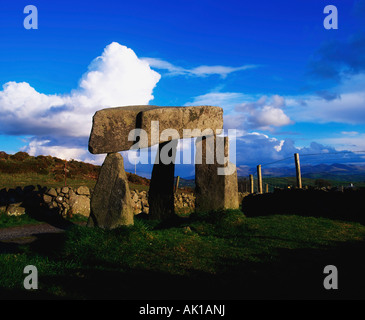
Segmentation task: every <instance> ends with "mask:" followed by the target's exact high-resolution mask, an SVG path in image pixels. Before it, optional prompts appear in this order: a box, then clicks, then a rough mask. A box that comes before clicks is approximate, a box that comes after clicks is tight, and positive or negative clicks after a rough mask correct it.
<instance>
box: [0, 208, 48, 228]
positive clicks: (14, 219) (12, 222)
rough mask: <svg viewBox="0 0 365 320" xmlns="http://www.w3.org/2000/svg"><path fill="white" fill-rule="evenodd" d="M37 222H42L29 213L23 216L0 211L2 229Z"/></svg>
mask: <svg viewBox="0 0 365 320" xmlns="http://www.w3.org/2000/svg"><path fill="white" fill-rule="evenodd" d="M37 223H41V222H40V221H39V220H36V219H34V218H32V217H30V216H28V215H27V214H25V215H22V216H8V215H7V214H4V213H3V212H0V230H1V229H4V228H10V227H19V226H24V225H30V224H37ZM0 232H1V231H0Z"/></svg>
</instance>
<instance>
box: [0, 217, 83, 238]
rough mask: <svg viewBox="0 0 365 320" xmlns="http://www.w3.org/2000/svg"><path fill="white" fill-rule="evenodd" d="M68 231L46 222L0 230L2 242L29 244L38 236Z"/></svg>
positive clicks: (63, 227)
mask: <svg viewBox="0 0 365 320" xmlns="http://www.w3.org/2000/svg"><path fill="white" fill-rule="evenodd" d="M78 224H84V223H78ZM66 229H67V226H60V227H56V226H53V225H51V224H49V223H46V222H42V223H38V224H31V225H24V226H18V227H10V228H0V242H12V243H29V242H32V241H33V240H35V239H36V238H37V235H40V234H45V233H62V232H64V231H65V230H66Z"/></svg>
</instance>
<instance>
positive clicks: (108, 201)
mask: <svg viewBox="0 0 365 320" xmlns="http://www.w3.org/2000/svg"><path fill="white" fill-rule="evenodd" d="M133 217H134V215H133V208H132V203H131V194H130V191H129V185H128V179H127V175H126V173H125V171H124V161H123V157H122V156H121V155H120V154H119V153H109V154H108V155H107V156H106V158H105V160H104V163H103V165H102V167H101V169H100V173H99V178H98V181H97V183H96V185H95V188H94V192H93V194H92V197H91V203H90V217H89V220H88V223H87V225H88V226H98V227H101V228H104V229H113V228H116V227H119V226H127V225H132V224H133Z"/></svg>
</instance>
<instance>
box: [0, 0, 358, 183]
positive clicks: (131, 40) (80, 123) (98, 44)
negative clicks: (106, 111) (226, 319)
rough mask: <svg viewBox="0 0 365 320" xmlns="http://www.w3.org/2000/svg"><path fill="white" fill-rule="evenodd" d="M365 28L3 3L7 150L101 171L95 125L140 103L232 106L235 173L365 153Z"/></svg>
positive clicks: (313, 20) (293, 11)
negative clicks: (33, 21)
mask: <svg viewBox="0 0 365 320" xmlns="http://www.w3.org/2000/svg"><path fill="white" fill-rule="evenodd" d="M29 4H32V5H34V6H36V7H37V9H38V29H37V30H26V29H25V28H24V26H23V21H24V19H25V17H26V16H27V14H24V13H23V10H24V7H25V6H26V5H29ZM327 5H335V6H336V7H337V9H338V29H337V30H333V29H332V30H327V29H325V28H324V26H323V20H324V19H325V17H326V14H324V13H323V9H324V8H325V6H327ZM364 28H365V1H364V0H357V1H355V0H353V1H351V0H349V1H344V0H331V1H329V0H320V1H318V0H305V1H304V0H303V1H302V0H300V1H299V0H295V1H293V0H287V1H284V0H276V1H272V0H271V1H270V0H262V1H259V2H255V1H244V0H242V1H231V0H227V1H201V0H195V1H187V0H184V1H124V0H121V1H111V0H104V1H77V0H74V1H68V0H63V1H58V0H53V1H36V0H34V1H33V0H32V1H30V2H29V1H20V0H16V1H10V0H3V1H1V3H0V39H1V41H0V85H1V87H0V150H3V151H6V152H8V153H15V152H17V151H19V150H24V151H27V152H29V153H30V154H32V155H38V154H51V155H54V156H59V157H63V158H74V159H80V160H85V161H91V162H94V163H100V162H101V161H102V157H103V156H92V155H91V154H89V153H88V152H87V139H88V133H89V130H90V123H91V117H92V114H93V113H94V112H95V111H96V110H98V109H101V108H104V107H112V106H123V105H129V104H155V105H161V106H165V105H176V106H177V105H180V106H184V105H200V104H208V105H218V106H221V107H222V108H223V109H224V122H225V128H226V129H228V128H235V129H237V130H238V132H239V137H238V138H237V140H236V144H237V154H238V157H237V165H238V167H240V166H243V167H244V166H254V165H255V164H258V163H265V162H270V161H274V160H277V159H280V158H285V157H287V156H288V155H292V154H293V153H294V152H299V153H305V152H307V153H310V152H312V151H313V150H315V151H316V152H319V153H320V152H323V153H326V152H328V151H329V150H332V151H341V150H349V151H358V150H365V127H364V124H365V89H364V88H365V29H364ZM98 57H99V58H98ZM313 143H314V144H313ZM314 146H315V148H314ZM312 149H313V150H312ZM126 166H127V167H130V168H133V166H129V164H127V165H126ZM178 170H183V172H182V173H181V175H183V176H184V175H189V173H190V171H191V170H190V169H186V168H185V169H178ZM189 170H190V171H189Z"/></svg>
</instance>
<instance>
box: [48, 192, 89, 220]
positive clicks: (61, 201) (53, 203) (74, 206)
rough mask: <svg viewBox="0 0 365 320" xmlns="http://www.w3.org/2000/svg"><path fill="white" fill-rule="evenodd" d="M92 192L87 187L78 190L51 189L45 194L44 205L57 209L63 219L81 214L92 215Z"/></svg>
mask: <svg viewBox="0 0 365 320" xmlns="http://www.w3.org/2000/svg"><path fill="white" fill-rule="evenodd" d="M90 197H91V194H90V190H89V188H88V187H86V186H80V187H78V188H71V187H62V188H57V189H55V188H50V189H48V190H47V191H46V192H45V193H44V194H43V197H42V198H43V204H44V205H45V206H46V207H48V208H49V209H51V210H52V209H56V210H57V211H58V212H59V214H60V215H62V216H63V217H67V216H71V215H74V214H80V215H83V216H86V217H88V216H89V215H90Z"/></svg>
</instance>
